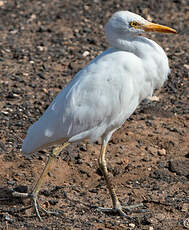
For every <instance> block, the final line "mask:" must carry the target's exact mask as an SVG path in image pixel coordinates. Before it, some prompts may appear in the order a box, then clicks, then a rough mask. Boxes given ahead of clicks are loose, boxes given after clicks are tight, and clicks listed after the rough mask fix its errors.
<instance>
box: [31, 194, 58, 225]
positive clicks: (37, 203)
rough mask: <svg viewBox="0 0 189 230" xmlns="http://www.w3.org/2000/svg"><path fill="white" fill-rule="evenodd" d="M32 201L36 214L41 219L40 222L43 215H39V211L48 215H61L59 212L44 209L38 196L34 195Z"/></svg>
mask: <svg viewBox="0 0 189 230" xmlns="http://www.w3.org/2000/svg"><path fill="white" fill-rule="evenodd" d="M32 200H33V206H34V210H35V213H36V215H37V217H38V218H39V220H40V221H42V218H41V215H40V213H39V209H40V210H41V211H43V212H44V213H45V214H46V215H59V214H60V212H58V211H48V210H46V209H45V208H43V207H42V206H41V205H40V204H39V202H38V200H37V197H36V196H33V195H32Z"/></svg>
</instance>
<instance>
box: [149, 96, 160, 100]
mask: <svg viewBox="0 0 189 230" xmlns="http://www.w3.org/2000/svg"><path fill="white" fill-rule="evenodd" d="M148 100H149V101H159V97H157V96H152V97H148Z"/></svg>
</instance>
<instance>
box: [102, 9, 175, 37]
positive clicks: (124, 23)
mask: <svg viewBox="0 0 189 230" xmlns="http://www.w3.org/2000/svg"><path fill="white" fill-rule="evenodd" d="M105 31H106V32H108V31H111V32H113V33H119V34H120V35H124V34H128V33H131V34H138V33H142V32H160V33H176V30H174V29H171V28H170V27H167V26H162V25H159V24H155V23H152V22H149V21H147V20H146V19H144V18H143V17H141V16H139V15H137V14H134V13H131V12H129V11H118V12H116V13H114V14H113V15H112V17H111V18H110V19H109V21H108V22H107V24H106V25H105Z"/></svg>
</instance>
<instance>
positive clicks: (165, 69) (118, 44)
mask: <svg viewBox="0 0 189 230" xmlns="http://www.w3.org/2000/svg"><path fill="white" fill-rule="evenodd" d="M106 38H107V41H108V43H109V44H110V46H111V47H113V48H116V49H118V50H120V51H127V52H130V53H133V54H135V55H136V56H137V57H139V58H140V59H142V60H143V65H144V68H145V69H146V72H148V73H149V71H151V79H152V81H153V83H152V84H153V86H154V88H159V87H161V86H162V84H163V82H164V81H165V79H166V78H167V75H168V73H169V71H170V70H169V65H168V59H167V56H166V54H165V52H164V50H163V49H162V48H161V47H160V46H159V45H158V44H157V43H156V42H154V41H152V40H150V39H148V38H145V37H142V36H138V35H137V34H134V33H127V34H125V33H124V34H120V33H118V34H117V33H114V32H112V31H110V30H107V31H106ZM145 60H146V61H145ZM149 63H150V65H152V66H153V67H154V68H153V70H152V68H149ZM159 66H161V68H159Z"/></svg>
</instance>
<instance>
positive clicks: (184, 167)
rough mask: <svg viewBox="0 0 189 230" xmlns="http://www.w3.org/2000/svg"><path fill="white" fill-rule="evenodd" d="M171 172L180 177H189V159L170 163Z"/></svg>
mask: <svg viewBox="0 0 189 230" xmlns="http://www.w3.org/2000/svg"><path fill="white" fill-rule="evenodd" d="M169 170H170V171H171V172H175V173H176V174H177V175H179V176H186V177H189V159H186V158H181V159H175V160H171V161H170V162H169Z"/></svg>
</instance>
